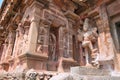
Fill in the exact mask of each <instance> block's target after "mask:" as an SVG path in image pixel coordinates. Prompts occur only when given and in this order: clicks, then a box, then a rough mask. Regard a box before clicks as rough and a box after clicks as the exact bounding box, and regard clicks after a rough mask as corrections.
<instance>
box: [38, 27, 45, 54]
mask: <svg viewBox="0 0 120 80" xmlns="http://www.w3.org/2000/svg"><path fill="white" fill-rule="evenodd" d="M45 35H46V30H45V28H44V27H40V28H39V33H38V40H37V43H38V46H37V52H39V53H44V52H43V50H44V44H45V37H46V36H45Z"/></svg>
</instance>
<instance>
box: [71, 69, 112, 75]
mask: <svg viewBox="0 0 120 80" xmlns="http://www.w3.org/2000/svg"><path fill="white" fill-rule="evenodd" d="M71 73H76V74H79V75H87V76H109V75H110V72H109V70H105V69H96V68H88V67H72V68H71Z"/></svg>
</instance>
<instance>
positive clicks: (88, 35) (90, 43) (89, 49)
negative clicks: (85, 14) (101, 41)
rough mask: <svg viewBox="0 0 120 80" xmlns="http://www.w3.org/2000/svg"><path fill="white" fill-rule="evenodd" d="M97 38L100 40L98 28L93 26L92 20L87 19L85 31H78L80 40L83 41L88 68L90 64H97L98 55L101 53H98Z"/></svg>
mask: <svg viewBox="0 0 120 80" xmlns="http://www.w3.org/2000/svg"><path fill="white" fill-rule="evenodd" d="M97 38H98V33H97V28H96V27H95V26H93V25H91V24H90V20H89V19H88V18H86V19H85V22H84V25H83V31H81V30H79V31H78V40H79V41H82V46H83V48H84V51H85V57H86V66H89V65H90V62H93V63H94V62H96V58H97V56H96V55H98V53H99V52H97V50H98V48H97V47H96V44H97ZM89 54H90V56H89ZM93 55H94V56H93ZM95 56H96V57H95ZM90 59H91V60H90ZM96 63H97V62H96Z"/></svg>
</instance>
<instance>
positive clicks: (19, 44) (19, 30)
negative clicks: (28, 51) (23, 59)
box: [17, 23, 25, 55]
mask: <svg viewBox="0 0 120 80" xmlns="http://www.w3.org/2000/svg"><path fill="white" fill-rule="evenodd" d="M24 32H25V31H24V27H23V26H22V24H21V23H19V25H18V28H17V39H18V42H17V54H18V55H19V54H21V53H22V47H23V39H24V38H23V36H24Z"/></svg>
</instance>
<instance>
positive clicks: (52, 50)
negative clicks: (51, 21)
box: [49, 33, 56, 60]
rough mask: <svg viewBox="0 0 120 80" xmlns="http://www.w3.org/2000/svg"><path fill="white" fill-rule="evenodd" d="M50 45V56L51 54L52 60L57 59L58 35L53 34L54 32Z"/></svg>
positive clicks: (51, 35)
mask: <svg viewBox="0 0 120 80" xmlns="http://www.w3.org/2000/svg"><path fill="white" fill-rule="evenodd" d="M49 40H50V43H49V45H50V47H49V50H50V56H51V60H56V55H55V53H56V36H55V35H54V34H53V33H50V38H49Z"/></svg>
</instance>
